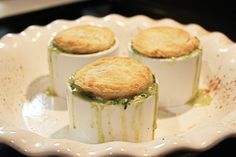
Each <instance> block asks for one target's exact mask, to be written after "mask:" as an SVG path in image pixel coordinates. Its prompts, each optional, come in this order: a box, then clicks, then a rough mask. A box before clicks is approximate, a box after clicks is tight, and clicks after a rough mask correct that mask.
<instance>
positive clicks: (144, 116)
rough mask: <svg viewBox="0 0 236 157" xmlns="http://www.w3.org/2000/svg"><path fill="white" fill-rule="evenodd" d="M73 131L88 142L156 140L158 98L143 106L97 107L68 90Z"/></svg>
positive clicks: (97, 105) (144, 103) (150, 98)
mask: <svg viewBox="0 0 236 157" xmlns="http://www.w3.org/2000/svg"><path fill="white" fill-rule="evenodd" d="M67 89H68V90H67V108H68V113H69V117H70V128H71V130H73V133H75V134H78V135H77V136H80V135H83V137H84V138H85V141H86V142H88V143H103V142H109V141H129V142H145V141H150V140H152V139H153V138H154V132H155V128H156V120H157V95H151V96H150V97H148V98H147V99H146V100H145V101H144V102H143V103H142V104H131V105H128V106H127V108H126V109H124V105H105V104H93V103H91V102H90V101H89V100H86V99H84V98H81V97H79V96H75V95H73V94H72V91H71V88H70V86H69V85H68V88H67Z"/></svg>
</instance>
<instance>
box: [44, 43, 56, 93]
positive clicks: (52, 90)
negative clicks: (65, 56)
mask: <svg viewBox="0 0 236 157" xmlns="http://www.w3.org/2000/svg"><path fill="white" fill-rule="evenodd" d="M53 52H58V50H57V48H55V47H54V46H53V43H52V42H51V44H50V45H49V46H48V67H49V74H50V87H48V88H47V90H46V91H45V94H47V95H48V96H57V93H56V91H55V88H54V83H53V79H54V78H53V77H54V73H53V67H52V53H53Z"/></svg>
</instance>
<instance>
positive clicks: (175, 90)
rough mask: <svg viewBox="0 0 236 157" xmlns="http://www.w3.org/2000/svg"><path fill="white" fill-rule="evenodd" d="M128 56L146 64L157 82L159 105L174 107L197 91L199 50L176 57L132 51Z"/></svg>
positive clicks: (130, 48)
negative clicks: (151, 55)
mask: <svg viewBox="0 0 236 157" xmlns="http://www.w3.org/2000/svg"><path fill="white" fill-rule="evenodd" d="M128 50H129V55H130V57H132V58H134V59H135V60H137V61H139V62H141V63H143V64H144V65H146V66H148V67H149V68H150V69H151V70H152V72H153V73H154V74H155V76H156V79H157V80H158V82H159V102H158V104H159V106H160V107H174V106H179V105H183V104H186V103H187V102H188V101H189V100H190V99H191V98H193V97H194V96H195V95H196V94H197V92H198V84H199V77H200V70H201V56H202V53H201V50H199V51H200V52H193V53H192V54H190V55H188V56H183V57H177V58H173V59H172V58H166V59H162V58H160V59H158V58H150V57H146V56H144V55H142V54H138V53H137V52H134V51H133V49H132V46H131V44H129V46H128Z"/></svg>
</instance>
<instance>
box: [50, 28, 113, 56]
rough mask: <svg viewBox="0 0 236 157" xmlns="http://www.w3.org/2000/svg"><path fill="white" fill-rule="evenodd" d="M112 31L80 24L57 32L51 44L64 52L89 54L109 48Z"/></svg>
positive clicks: (111, 40)
mask: <svg viewBox="0 0 236 157" xmlns="http://www.w3.org/2000/svg"><path fill="white" fill-rule="evenodd" d="M114 43H115V35H114V33H113V32H112V31H111V30H110V29H109V28H106V27H97V26H89V25H81V26H76V27H72V28H69V29H66V30H64V31H62V32H59V33H58V34H57V35H56V36H55V38H54V39H53V44H54V45H55V46H57V47H58V48H59V49H60V50H62V51H63V52H65V53H73V54H90V53H96V52H100V51H104V50H107V49H109V48H111V47H112V46H113V45H114Z"/></svg>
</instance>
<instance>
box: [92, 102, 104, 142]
mask: <svg viewBox="0 0 236 157" xmlns="http://www.w3.org/2000/svg"><path fill="white" fill-rule="evenodd" d="M91 105H92V108H94V109H95V111H96V124H97V134H98V142H99V143H103V142H105V136H104V132H103V128H102V110H103V109H104V106H101V105H97V104H96V103H93V102H92V103H91Z"/></svg>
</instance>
